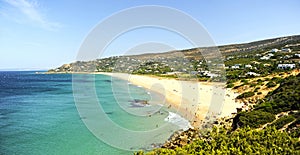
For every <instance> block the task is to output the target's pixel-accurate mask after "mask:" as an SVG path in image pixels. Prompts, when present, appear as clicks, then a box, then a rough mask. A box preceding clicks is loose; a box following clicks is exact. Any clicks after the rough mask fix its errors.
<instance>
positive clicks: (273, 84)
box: [266, 81, 277, 88]
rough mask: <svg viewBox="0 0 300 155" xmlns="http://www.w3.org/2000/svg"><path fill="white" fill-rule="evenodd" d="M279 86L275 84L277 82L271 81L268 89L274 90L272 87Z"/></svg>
mask: <svg viewBox="0 0 300 155" xmlns="http://www.w3.org/2000/svg"><path fill="white" fill-rule="evenodd" d="M276 85H277V84H276V83H275V82H273V81H270V82H268V83H267V84H266V86H267V87H268V88H272V87H275V86H276Z"/></svg>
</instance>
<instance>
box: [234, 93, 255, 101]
mask: <svg viewBox="0 0 300 155" xmlns="http://www.w3.org/2000/svg"><path fill="white" fill-rule="evenodd" d="M254 95H255V94H254V92H244V93H243V94H241V95H239V96H237V97H236V98H237V99H242V98H248V97H251V96H254Z"/></svg>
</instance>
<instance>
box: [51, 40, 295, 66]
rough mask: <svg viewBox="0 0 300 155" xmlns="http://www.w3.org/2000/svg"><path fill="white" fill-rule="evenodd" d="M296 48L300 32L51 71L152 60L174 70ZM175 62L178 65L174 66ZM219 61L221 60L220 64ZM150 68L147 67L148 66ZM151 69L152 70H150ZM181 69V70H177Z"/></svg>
mask: <svg viewBox="0 0 300 155" xmlns="http://www.w3.org/2000/svg"><path fill="white" fill-rule="evenodd" d="M282 47H287V48H295V49H298V50H299V49H300V35H295V36H287V37H280V38H274V39H267V40H261V41H255V42H250V43H243V44H231V45H223V46H218V47H199V48H192V49H186V50H178V51H170V52H165V53H148V54H141V55H129V56H118V57H110V58H104V59H97V60H91V61H85V62H83V61H77V62H74V63H70V64H65V65H62V66H61V67H58V68H55V69H51V70H49V72H99V71H102V72H111V71H113V70H114V71H119V72H120V71H121V72H132V71H134V70H135V68H136V67H137V66H138V67H141V64H142V65H143V64H146V63H147V62H151V63H153V64H156V65H157V66H164V67H163V68H164V69H165V70H170V71H172V68H173V71H174V70H175V68H176V67H178V66H180V67H181V68H189V66H185V65H186V64H189V65H191V64H190V62H191V61H195V60H197V61H199V63H200V60H203V58H205V59H206V60H207V58H208V59H212V60H217V61H218V60H222V59H224V56H225V57H226V56H228V55H231V54H237V53H242V52H245V53H247V52H255V51H263V50H265V51H266V50H271V49H273V48H278V49H280V48H282ZM217 51H220V52H221V54H222V55H215V54H216V52H217ZM185 60H186V61H188V62H189V63H187V62H181V64H180V65H178V64H176V63H174V62H178V61H185ZM172 64H174V65H173V66H172ZM216 64H217V63H216ZM145 69H147V67H146V68H145ZM149 70H150V69H149ZM176 71H180V70H176Z"/></svg>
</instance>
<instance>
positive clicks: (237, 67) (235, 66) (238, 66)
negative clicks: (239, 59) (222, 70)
mask: <svg viewBox="0 0 300 155" xmlns="http://www.w3.org/2000/svg"><path fill="white" fill-rule="evenodd" d="M240 66H241V65H240V64H235V65H234V66H231V69H239V68H240Z"/></svg>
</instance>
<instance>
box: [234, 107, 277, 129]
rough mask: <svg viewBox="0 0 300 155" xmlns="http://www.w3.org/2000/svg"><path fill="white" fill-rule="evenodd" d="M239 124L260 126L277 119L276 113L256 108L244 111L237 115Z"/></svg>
mask: <svg viewBox="0 0 300 155" xmlns="http://www.w3.org/2000/svg"><path fill="white" fill-rule="evenodd" d="M237 118H238V121H237V123H238V124H239V126H249V127H251V128H259V127H260V126H261V125H263V124H266V123H268V122H272V121H273V120H275V115H273V114H271V113H269V112H264V111H262V110H256V111H251V112H242V113H240V114H238V115H237Z"/></svg>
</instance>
